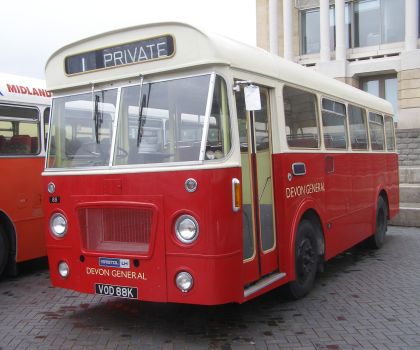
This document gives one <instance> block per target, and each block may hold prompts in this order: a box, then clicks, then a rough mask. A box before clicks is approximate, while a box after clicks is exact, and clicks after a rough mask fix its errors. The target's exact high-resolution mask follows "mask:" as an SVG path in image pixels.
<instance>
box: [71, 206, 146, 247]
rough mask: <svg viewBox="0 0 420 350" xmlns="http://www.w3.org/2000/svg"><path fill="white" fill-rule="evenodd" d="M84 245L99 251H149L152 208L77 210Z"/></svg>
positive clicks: (92, 208)
mask: <svg viewBox="0 0 420 350" xmlns="http://www.w3.org/2000/svg"><path fill="white" fill-rule="evenodd" d="M78 216H79V222H80V229H81V234H82V242H83V245H84V248H85V249H86V250H90V251H101V252H105V251H106V252H130V253H139V254H144V253H147V252H148V251H149V244H150V232H151V228H152V223H153V209H151V208H124V207H117V208H113V207H110V208H107V207H106V208H100V207H88V208H79V210H78Z"/></svg>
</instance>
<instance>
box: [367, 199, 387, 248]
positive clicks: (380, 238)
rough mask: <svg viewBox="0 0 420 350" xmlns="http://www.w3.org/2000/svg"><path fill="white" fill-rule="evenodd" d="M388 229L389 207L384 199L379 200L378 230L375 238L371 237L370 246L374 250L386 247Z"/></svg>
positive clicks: (377, 210) (377, 211)
mask: <svg viewBox="0 0 420 350" xmlns="http://www.w3.org/2000/svg"><path fill="white" fill-rule="evenodd" d="M387 229H388V206H387V205H386V202H385V200H384V198H383V197H382V196H381V197H379V198H378V205H377V208H376V230H375V233H374V235H373V236H371V237H369V239H368V244H369V246H370V247H371V248H373V249H379V248H381V247H382V246H383V245H384V240H385V234H386V231H387Z"/></svg>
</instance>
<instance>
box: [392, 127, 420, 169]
mask: <svg viewBox="0 0 420 350" xmlns="http://www.w3.org/2000/svg"><path fill="white" fill-rule="evenodd" d="M397 149H398V154H399V163H400V166H420V129H401V130H397Z"/></svg>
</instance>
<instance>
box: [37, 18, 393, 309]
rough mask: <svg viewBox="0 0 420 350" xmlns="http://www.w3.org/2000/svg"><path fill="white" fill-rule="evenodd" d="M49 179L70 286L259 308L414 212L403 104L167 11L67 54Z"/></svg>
mask: <svg viewBox="0 0 420 350" xmlns="http://www.w3.org/2000/svg"><path fill="white" fill-rule="evenodd" d="M46 81H47V87H48V89H49V90H50V91H52V92H53V95H54V99H53V104H52V114H51V115H52V120H51V127H50V135H49V137H50V138H49V146H48V152H47V159H46V169H45V172H44V173H43V175H44V188H45V195H46V200H45V203H46V217H47V219H46V222H47V223H48V225H47V230H46V231H47V232H46V244H47V251H48V257H49V263H50V269H51V279H52V283H53V285H54V286H57V287H62V288H67V289H73V290H76V291H80V292H84V293H96V294H105V295H111V296H118V297H125V298H133V299H139V300H147V301H155V302H177V303H191V304H207V305H214V304H223V303H229V302H237V303H242V302H245V301H247V300H249V299H252V298H254V297H256V296H258V295H261V294H263V293H265V292H267V291H269V290H272V289H273V288H276V287H278V286H281V285H284V284H288V286H289V289H290V292H291V295H292V296H293V297H294V298H299V297H303V296H304V295H305V294H307V293H308V292H309V290H310V289H311V287H312V285H313V283H314V279H315V275H316V272H317V270H318V269H319V268H320V267H322V263H323V262H324V261H327V260H328V259H331V258H332V257H334V256H336V255H337V254H339V253H341V252H343V251H344V250H346V249H348V248H350V247H352V246H353V245H355V244H357V243H358V242H361V241H363V240H366V239H367V240H369V241H370V243H371V244H372V245H373V246H374V247H376V248H379V247H380V246H381V245H382V244H383V241H384V235H385V232H386V229H387V219H389V218H391V217H393V216H394V215H395V214H396V213H397V211H398V201H399V199H398V168H397V153H396V150H395V136H394V128H393V127H394V124H393V119H392V108H391V105H390V104H389V103H388V102H386V101H384V100H382V99H379V98H376V97H374V96H371V95H369V94H367V93H365V92H363V91H360V90H358V89H355V88H353V87H350V86H348V85H345V84H343V83H341V82H338V81H336V80H332V79H328V78H326V77H324V76H322V75H319V74H317V73H315V72H313V71H311V70H308V69H306V68H303V67H301V66H299V65H296V64H294V63H291V62H287V61H285V60H283V59H281V58H279V57H276V56H273V55H271V54H268V53H267V52H265V51H263V50H261V49H257V48H254V47H250V46H246V45H244V44H241V43H238V42H235V41H232V40H229V39H227V38H224V37H219V36H216V35H207V34H205V33H203V32H201V31H199V30H197V29H195V28H193V27H190V26H188V25H184V24H178V23H163V24H153V25H145V26H138V27H133V28H127V29H123V30H117V31H113V32H109V33H105V34H102V35H97V36H94V37H91V38H87V39H84V40H81V41H79V42H76V43H73V44H70V45H68V46H65V47H63V48H62V49H60V50H58V51H57V52H55V53H54V54H53V55H52V56H51V57H50V59H49V60H48V62H47V65H46Z"/></svg>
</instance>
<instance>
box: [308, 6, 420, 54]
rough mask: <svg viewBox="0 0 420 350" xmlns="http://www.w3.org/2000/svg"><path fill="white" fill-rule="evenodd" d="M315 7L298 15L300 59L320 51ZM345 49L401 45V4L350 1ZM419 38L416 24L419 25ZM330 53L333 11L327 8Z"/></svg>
mask: <svg viewBox="0 0 420 350" xmlns="http://www.w3.org/2000/svg"><path fill="white" fill-rule="evenodd" d="M319 11H320V9H319V7H318V8H312V9H306V10H301V11H300V41H301V43H300V51H301V54H302V55H305V54H312V53H319V51H320V14H319ZM344 18H345V19H344V20H345V23H344V26H345V33H346V47H347V48H352V47H365V46H376V45H380V44H388V43H394V42H401V41H404V33H405V1H404V0H354V1H348V2H346V4H345V8H344ZM419 36H420V24H419ZM330 49H331V51H334V49H335V7H334V6H331V7H330Z"/></svg>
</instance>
